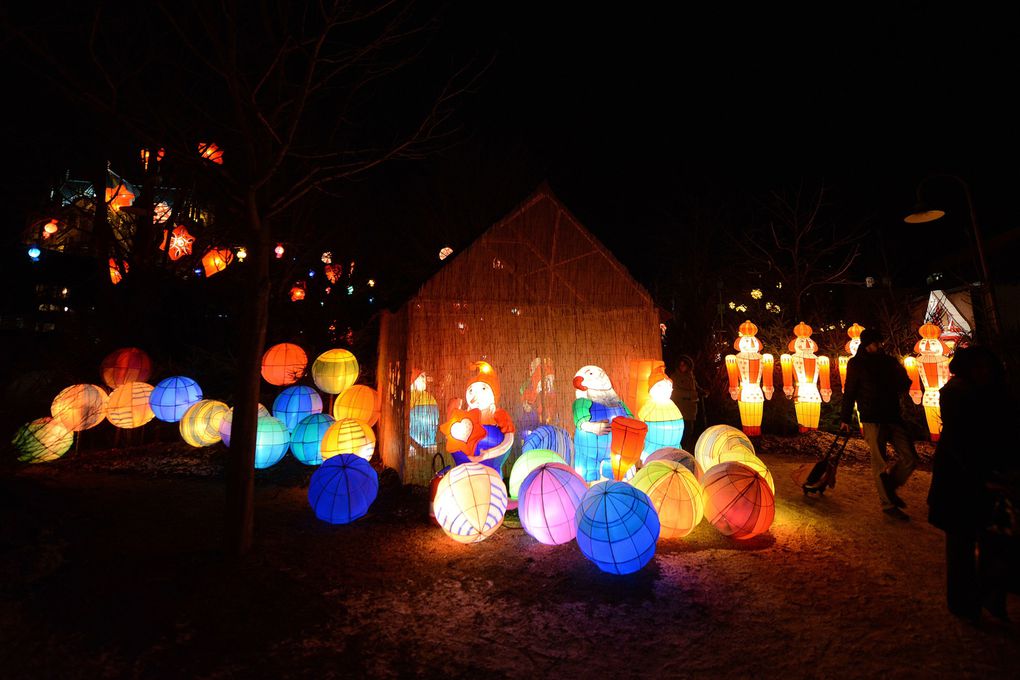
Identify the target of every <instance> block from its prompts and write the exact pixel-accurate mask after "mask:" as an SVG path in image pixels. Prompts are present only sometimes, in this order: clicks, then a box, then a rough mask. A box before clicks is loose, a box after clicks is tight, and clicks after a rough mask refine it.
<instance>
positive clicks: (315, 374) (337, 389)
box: [312, 349, 358, 394]
mask: <svg viewBox="0 0 1020 680" xmlns="http://www.w3.org/2000/svg"><path fill="white" fill-rule="evenodd" d="M357 379H358V360H357V359H356V358H355V357H354V355H353V354H351V353H350V352H348V351H347V350H345V349H331V350H327V351H325V352H323V353H322V354H320V355H319V356H318V358H317V359H316V360H315V362H314V363H313V364H312V380H313V381H315V385H316V387H318V388H319V389H320V390H322V391H323V392H326V393H327V394H340V393H341V392H343V391H344V390H346V389H347V388H348V387H350V386H351V385H353V384H354V382H355V381H356V380H357Z"/></svg>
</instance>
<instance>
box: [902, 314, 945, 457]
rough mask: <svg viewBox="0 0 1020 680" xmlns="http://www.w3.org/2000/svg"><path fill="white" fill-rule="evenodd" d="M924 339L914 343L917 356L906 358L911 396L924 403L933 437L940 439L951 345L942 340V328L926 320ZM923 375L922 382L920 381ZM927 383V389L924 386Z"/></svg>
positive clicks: (921, 332)
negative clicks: (941, 401) (941, 404)
mask: <svg viewBox="0 0 1020 680" xmlns="http://www.w3.org/2000/svg"><path fill="white" fill-rule="evenodd" d="M918 332H919V333H920V334H921V339H920V340H918V341H917V344H916V345H914V351H915V352H917V359H914V360H912V361H911V360H910V359H911V357H908V361H906V362H904V363H905V365H906V369H907V374H908V375H910V398H911V399H913V400H914V403H915V404H923V405H924V415H925V418H926V419H927V421H928V432H929V433H930V434H931V440H932V441H933V442H937V441H938V440H939V435H940V434H941V433H942V411H941V409H940V408H939V390H940V389H942V386H943V385H945V384H946V383H947V382H949V357H948V356H946V355H947V354H948V353H949V348H948V347H947V346H946V343H944V342H942V340H941V335H942V329H941V328H939V327H938V326H936V325H935V324H933V323H926V324H924V325H923V326H921V328H920V329H918ZM918 378H920V382H918ZM922 385H923V386H924V393H923V394H922V392H921V386H922Z"/></svg>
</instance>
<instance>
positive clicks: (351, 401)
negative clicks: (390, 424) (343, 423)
mask: <svg viewBox="0 0 1020 680" xmlns="http://www.w3.org/2000/svg"><path fill="white" fill-rule="evenodd" d="M333 417H334V418H336V419H337V420H342V419H344V418H354V419H355V420H360V421H362V422H363V423H365V424H366V425H368V426H369V427H371V426H372V425H375V423H376V421H377V420H379V403H378V396H377V395H376V392H375V390H373V389H372V388H371V387H369V386H367V385H351V386H350V387H348V388H347V389H346V390H344V391H343V392H341V393H340V396H339V397H337V398H336V401H335V402H333Z"/></svg>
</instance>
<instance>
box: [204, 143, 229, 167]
mask: <svg viewBox="0 0 1020 680" xmlns="http://www.w3.org/2000/svg"><path fill="white" fill-rule="evenodd" d="M198 155H199V156H201V157H202V158H204V159H206V160H208V161H212V162H213V163H215V164H216V165H223V149H221V148H220V147H219V146H217V145H216V144H214V143H212V142H199V143H198Z"/></svg>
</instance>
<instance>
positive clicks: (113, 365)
mask: <svg viewBox="0 0 1020 680" xmlns="http://www.w3.org/2000/svg"><path fill="white" fill-rule="evenodd" d="M99 371H100V373H101V374H102V376H103V382H105V383H106V384H107V385H109V386H110V389H114V388H117V387H120V386H121V385H124V384H125V383H129V382H136V381H138V382H145V381H147V380H148V379H149V376H150V375H152V359H150V358H149V355H148V354H146V353H145V352H143V351H142V350H140V349H138V348H137V347H124V348H122V349H118V350H114V351H113V352H110V353H109V354H108V355H106V358H105V359H103V363H102V364H100V366H99Z"/></svg>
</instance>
